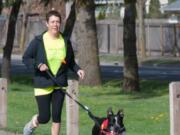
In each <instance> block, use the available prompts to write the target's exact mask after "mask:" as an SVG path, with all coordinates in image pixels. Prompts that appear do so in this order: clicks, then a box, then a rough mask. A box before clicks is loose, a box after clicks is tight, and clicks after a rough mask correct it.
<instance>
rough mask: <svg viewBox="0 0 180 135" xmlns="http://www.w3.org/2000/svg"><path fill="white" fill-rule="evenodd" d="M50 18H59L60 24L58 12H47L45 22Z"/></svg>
mask: <svg viewBox="0 0 180 135" xmlns="http://www.w3.org/2000/svg"><path fill="white" fill-rule="evenodd" d="M51 16H56V17H59V20H60V22H61V14H60V13H59V12H58V11H56V10H51V11H49V12H48V13H47V14H46V21H47V22H48V21H49V18H50V17H51Z"/></svg>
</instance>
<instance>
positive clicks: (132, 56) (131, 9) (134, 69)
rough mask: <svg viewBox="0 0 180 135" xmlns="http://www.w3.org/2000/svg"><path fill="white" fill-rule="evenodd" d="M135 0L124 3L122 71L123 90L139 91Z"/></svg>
mask: <svg viewBox="0 0 180 135" xmlns="http://www.w3.org/2000/svg"><path fill="white" fill-rule="evenodd" d="M135 7H136V6H135V2H134V0H133V2H126V3H125V17H124V20H123V21H124V30H123V43H124V71H123V90H126V91H139V75H138V62H137V54H136V30H135V27H136V22H135V21H136V20H135V19H136V8H135Z"/></svg>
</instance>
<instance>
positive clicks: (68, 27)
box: [63, 2, 76, 38]
mask: <svg viewBox="0 0 180 135" xmlns="http://www.w3.org/2000/svg"><path fill="white" fill-rule="evenodd" d="M75 21H76V10H75V2H73V4H72V5H71V11H70V13H69V16H68V18H67V20H66V24H65V28H64V32H63V34H64V35H65V36H66V37H68V38H70V37H71V34H72V31H73V28H74V24H75Z"/></svg>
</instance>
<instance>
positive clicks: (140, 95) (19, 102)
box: [6, 76, 169, 135]
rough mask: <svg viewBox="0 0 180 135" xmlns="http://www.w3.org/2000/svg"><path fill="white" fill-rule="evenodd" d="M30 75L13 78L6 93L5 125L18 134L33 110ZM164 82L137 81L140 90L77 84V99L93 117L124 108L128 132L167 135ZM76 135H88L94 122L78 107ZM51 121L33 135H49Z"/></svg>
mask: <svg viewBox="0 0 180 135" xmlns="http://www.w3.org/2000/svg"><path fill="white" fill-rule="evenodd" d="M30 78H31V77H28V76H23V77H22V76H18V77H16V78H13V81H12V83H11V84H10V87H9V92H8V127H7V129H6V130H10V131H14V132H20V133H22V130H23V126H24V124H25V123H26V122H27V121H29V119H30V118H31V117H32V115H33V114H35V113H36V112H37V106H36V102H35V98H34V96H33V88H32V83H30V82H32V81H31V80H30ZM168 83H169V82H167V81H165V82H164V81H146V80H143V81H141V92H133V93H128V92H123V91H121V86H122V82H121V81H120V80H111V81H106V82H104V84H103V86H102V87H85V86H80V89H79V101H80V102H81V103H83V104H84V105H87V106H88V107H89V108H90V110H91V111H92V112H93V114H95V115H96V116H100V117H105V116H106V110H107V108H108V107H110V106H111V107H112V108H113V110H114V112H117V111H118V110H119V109H123V110H124V114H125V118H124V122H125V126H126V128H127V134H128V135H169V110H168V107H169V102H168V101H169V99H168ZM65 109H66V108H65V104H64V108H63V113H62V130H61V131H62V132H61V135H66V124H65V123H66V110H65ZM79 117H80V120H79V124H80V128H79V132H80V135H90V134H91V130H92V126H93V125H94V122H93V121H92V120H91V119H90V118H89V116H88V115H87V113H86V112H84V110H82V109H81V108H79ZM50 127H51V122H49V123H48V124H45V125H41V126H40V127H39V128H38V129H37V130H36V135H49V134H50Z"/></svg>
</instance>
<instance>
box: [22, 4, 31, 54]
mask: <svg viewBox="0 0 180 135" xmlns="http://www.w3.org/2000/svg"><path fill="white" fill-rule="evenodd" d="M30 4H31V2H30V1H27V2H26V5H24V6H23V11H22V12H23V16H22V29H21V37H20V50H21V52H22V53H23V52H24V47H25V41H26V30H27V24H28V12H29V10H30Z"/></svg>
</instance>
